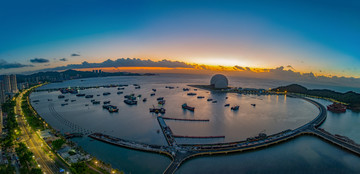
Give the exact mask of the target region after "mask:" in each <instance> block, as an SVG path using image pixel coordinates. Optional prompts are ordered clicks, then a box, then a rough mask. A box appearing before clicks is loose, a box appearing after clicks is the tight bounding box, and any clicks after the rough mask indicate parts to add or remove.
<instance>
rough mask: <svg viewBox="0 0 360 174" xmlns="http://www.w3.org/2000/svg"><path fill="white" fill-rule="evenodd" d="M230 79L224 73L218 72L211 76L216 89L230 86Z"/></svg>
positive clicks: (211, 82) (211, 81)
mask: <svg viewBox="0 0 360 174" xmlns="http://www.w3.org/2000/svg"><path fill="white" fill-rule="evenodd" d="M228 83H229V82H228V79H227V78H226V77H225V76H224V75H222V74H216V75H214V76H212V77H211V80H210V85H211V86H213V87H214V88H216V89H223V88H227V87H228Z"/></svg>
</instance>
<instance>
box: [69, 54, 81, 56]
mask: <svg viewBox="0 0 360 174" xmlns="http://www.w3.org/2000/svg"><path fill="white" fill-rule="evenodd" d="M71 56H80V54H76V53H74V54H71Z"/></svg>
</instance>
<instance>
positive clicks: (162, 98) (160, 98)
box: [156, 97, 164, 101]
mask: <svg viewBox="0 0 360 174" xmlns="http://www.w3.org/2000/svg"><path fill="white" fill-rule="evenodd" d="M156 100H158V101H159V100H164V97H159V98H157V99H156Z"/></svg>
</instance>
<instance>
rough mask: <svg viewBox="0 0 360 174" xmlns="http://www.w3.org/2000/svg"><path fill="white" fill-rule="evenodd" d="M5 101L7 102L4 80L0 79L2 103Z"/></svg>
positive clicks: (0, 102) (0, 98)
mask: <svg viewBox="0 0 360 174" xmlns="http://www.w3.org/2000/svg"><path fill="white" fill-rule="evenodd" d="M4 102H5V90H4V82H3V81H1V80H0V105H1V104H3V103H4ZM0 108H1V107H0Z"/></svg>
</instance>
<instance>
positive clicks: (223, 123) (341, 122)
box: [31, 74, 360, 173]
mask: <svg viewBox="0 0 360 174" xmlns="http://www.w3.org/2000/svg"><path fill="white" fill-rule="evenodd" d="M229 79H230V85H231V86H242V87H256V88H274V87H276V86H280V85H287V84H289V83H286V82H282V81H271V80H257V79H241V78H231V77H230V78H229ZM209 80H210V76H191V75H181V76H176V75H173V74H169V75H160V76H151V77H109V78H91V79H85V80H72V81H66V82H63V83H56V84H55V83H54V84H49V85H46V86H44V87H42V88H43V89H46V88H58V87H68V86H100V85H105V84H129V87H126V88H125V90H124V94H122V95H117V94H116V92H117V89H116V88H98V89H87V90H84V91H81V93H86V94H93V95H94V99H96V100H100V101H106V100H110V101H111V104H113V105H116V106H118V107H119V109H120V112H119V113H112V114H111V113H108V112H107V111H106V110H103V109H102V107H101V106H102V104H101V105H92V104H91V103H90V100H91V99H85V98H84V97H82V98H81V97H76V96H75V95H71V94H66V95H65V96H66V99H69V100H73V99H76V101H75V102H70V101H69V105H67V106H61V103H65V102H64V99H61V100H60V99H58V98H57V96H58V95H59V94H60V92H51V93H48V92H37V93H33V94H32V95H31V99H32V100H40V102H39V103H38V104H34V103H33V106H34V108H35V109H36V110H37V111H38V112H39V114H40V115H41V116H42V117H43V118H44V119H45V120H46V121H47V122H48V123H49V124H50V125H52V126H53V127H54V128H56V129H58V130H60V131H62V132H76V131H93V132H103V133H106V134H110V135H114V136H117V137H121V138H124V139H129V140H135V141H139V142H145V143H151V144H163V145H165V144H166V141H165V139H164V137H163V135H162V134H161V133H157V130H159V129H160V127H159V125H158V122H157V120H156V115H154V114H151V113H149V112H148V109H149V108H150V107H153V105H154V106H157V103H156V98H157V97H160V96H161V97H165V100H166V104H165V105H164V108H166V111H167V112H166V114H165V115H164V116H166V117H174V118H197V119H200V118H201V119H204V118H206V119H210V122H181V121H170V120H168V121H166V123H167V125H168V126H170V127H171V129H172V130H173V132H174V133H175V134H178V135H225V139H213V140H198V139H177V142H178V143H213V142H228V141H235V140H243V139H246V138H247V137H250V136H254V135H257V134H258V133H259V132H261V131H265V132H266V133H267V134H272V133H276V132H280V131H282V130H285V129H294V128H297V127H299V126H301V125H303V124H305V123H307V122H308V121H310V120H311V119H313V118H315V116H316V115H317V114H318V111H317V109H316V108H315V106H313V105H311V104H309V103H307V102H305V101H303V100H299V99H294V98H289V97H286V96H254V95H237V94H223V93H211V92H208V91H205V90H198V91H196V93H197V94H198V95H203V96H205V98H204V99H197V98H196V96H187V95H186V93H187V92H183V91H182V88H183V87H186V85H187V84H207V83H208V82H209ZM133 83H137V84H140V85H141V89H134V87H133V86H132V85H131V84H133ZM165 85H168V86H175V87H179V88H175V89H172V90H170V89H167V88H165ZM313 86H316V85H313ZM307 87H309V88H311V85H308V86H307ZM152 88H156V89H157V92H156V95H155V96H154V97H150V96H149V94H150V93H151V89H152ZM346 90H349V89H347V88H343V91H346ZM103 92H111V93H112V94H111V95H109V96H103V95H102V93H103ZM191 92H192V91H191ZM130 93H135V94H136V95H138V94H141V95H142V98H144V97H146V98H148V101H147V102H145V103H143V102H142V100H141V99H140V101H139V103H138V105H137V106H128V105H125V104H124V103H123V99H124V98H123V95H126V94H130ZM97 94H100V96H96V95H97ZM225 97H228V99H225ZM207 98H212V99H214V100H217V101H218V103H215V104H214V103H211V102H207V101H206V99H207ZM48 99H52V101H51V102H48ZM184 102H186V103H188V104H189V105H191V106H195V107H196V111H195V112H194V113H192V112H187V111H184V110H182V109H181V108H180V106H181V104H183V103H184ZM320 102H321V103H323V104H328V102H327V101H324V100H320ZM225 103H230V104H231V105H239V106H240V110H239V111H238V112H233V111H231V110H230V108H225V107H224V104H225ZM252 103H256V104H257V106H256V107H252V106H251V105H250V104H252ZM85 104H89V106H85ZM359 116H360V115H359V114H358V113H353V112H351V111H348V112H347V113H346V114H341V115H339V114H332V113H329V114H328V118H327V120H326V121H325V123H324V124H323V126H322V127H323V128H325V129H326V130H328V131H329V132H332V133H338V134H342V135H346V136H348V137H350V138H352V139H354V140H356V141H357V142H359V140H360V136H359V135H358V134H356V132H359V128H356V127H354V125H356V123H359V121H360V120H359ZM74 141H76V142H77V143H78V144H79V145H81V146H82V147H83V148H84V149H85V150H87V151H88V152H89V153H91V154H93V155H94V156H96V157H98V158H99V159H101V160H103V161H105V162H107V163H111V164H112V165H113V167H115V168H118V169H120V170H124V171H125V172H128V173H162V171H163V170H164V169H165V168H166V167H167V165H168V164H169V163H170V159H169V158H167V157H165V156H162V155H158V154H152V153H145V152H139V151H134V150H128V149H124V148H120V147H115V146H111V145H108V144H105V143H101V142H98V141H90V139H89V138H81V139H74ZM244 161H245V162H244ZM270 161H271V162H270ZM242 163H243V164H246V165H240V164H242ZM284 164H286V165H284ZM359 164H360V159H359V158H358V157H356V156H354V155H352V154H349V153H348V152H344V151H342V150H341V149H338V148H337V147H334V146H332V145H329V144H327V143H325V142H323V141H321V140H319V139H317V138H315V137H300V138H297V139H295V140H293V141H290V142H287V143H284V144H280V145H278V146H273V147H271V148H268V149H263V150H261V151H254V152H248V153H243V154H233V155H230V156H216V157H199V158H194V159H192V160H190V161H189V162H186V163H185V164H184V165H183V166H181V167H180V170H179V171H178V173H224V172H225V173H239V171H243V172H244V173H275V172H276V173H292V172H293V170H291V169H295V170H296V169H299V170H300V169H301V170H300V171H303V172H300V173H318V172H319V171H320V170H321V171H324V172H325V173H329V172H330V173H331V172H333V173H334V172H335V173H338V172H346V173H352V172H353V173H358V172H360V169H359V167H356V166H359ZM255 166H256V167H255ZM259 166H260V167H259ZM332 168H336V169H337V170H332ZM326 171H328V172H326Z"/></svg>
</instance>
